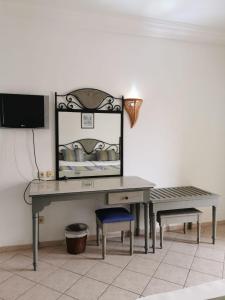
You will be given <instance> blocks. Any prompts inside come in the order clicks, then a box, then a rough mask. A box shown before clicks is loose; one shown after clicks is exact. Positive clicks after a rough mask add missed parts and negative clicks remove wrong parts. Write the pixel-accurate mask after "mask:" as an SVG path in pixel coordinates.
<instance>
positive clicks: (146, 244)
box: [144, 203, 149, 254]
mask: <svg viewBox="0 0 225 300" xmlns="http://www.w3.org/2000/svg"><path fill="white" fill-rule="evenodd" d="M144 219H145V220H144V221H145V254H147V253H148V250H149V226H148V224H149V204H148V203H144Z"/></svg>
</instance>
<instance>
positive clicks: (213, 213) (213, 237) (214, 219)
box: [212, 206, 216, 244]
mask: <svg viewBox="0 0 225 300" xmlns="http://www.w3.org/2000/svg"><path fill="white" fill-rule="evenodd" d="M215 242H216V206H212V243H213V244H215Z"/></svg>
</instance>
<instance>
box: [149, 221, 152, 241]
mask: <svg viewBox="0 0 225 300" xmlns="http://www.w3.org/2000/svg"><path fill="white" fill-rule="evenodd" d="M149 238H150V239H151V238H152V220H151V217H150V218H149Z"/></svg>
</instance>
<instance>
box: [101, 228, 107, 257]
mask: <svg viewBox="0 0 225 300" xmlns="http://www.w3.org/2000/svg"><path fill="white" fill-rule="evenodd" d="M105 256H106V234H105V231H104V228H102V258H103V259H105Z"/></svg>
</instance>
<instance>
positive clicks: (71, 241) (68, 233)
mask: <svg viewBox="0 0 225 300" xmlns="http://www.w3.org/2000/svg"><path fill="white" fill-rule="evenodd" d="M87 233H88V226H87V225H86V224H83V223H76V224H71V225H68V226H66V228H65V237H66V246H67V252H68V253H70V254H79V253H82V252H84V251H85V247H86V240H87Z"/></svg>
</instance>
